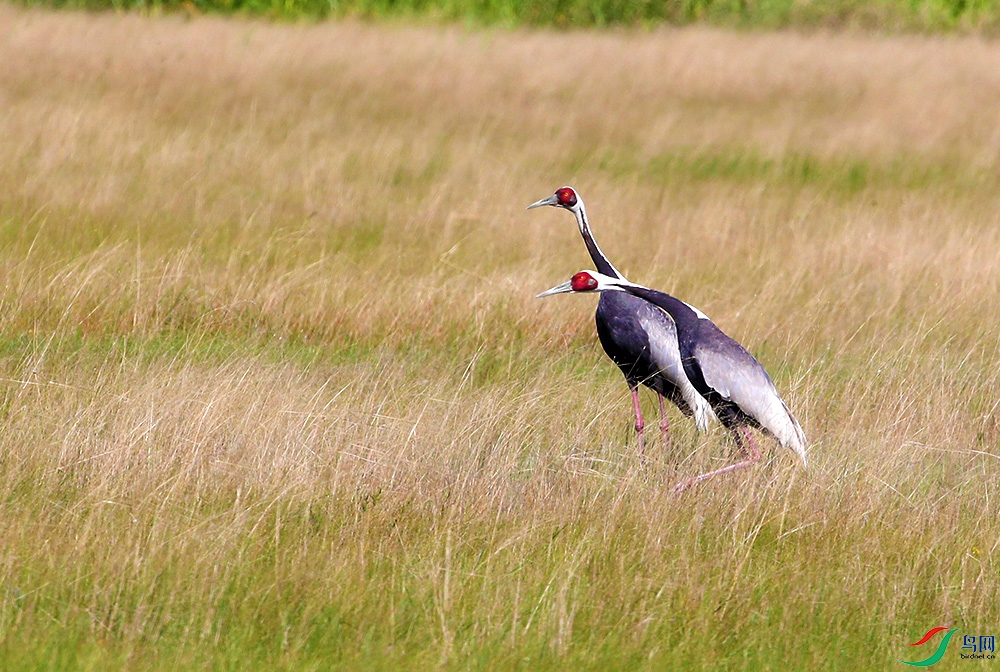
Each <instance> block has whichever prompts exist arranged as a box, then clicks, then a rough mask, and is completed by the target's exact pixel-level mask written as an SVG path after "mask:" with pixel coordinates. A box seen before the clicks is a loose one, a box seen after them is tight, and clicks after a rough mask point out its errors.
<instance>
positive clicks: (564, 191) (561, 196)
mask: <svg viewBox="0 0 1000 672" xmlns="http://www.w3.org/2000/svg"><path fill="white" fill-rule="evenodd" d="M577 203H580V198H579V197H578V196H577V195H576V192H575V191H573V187H562V188H561V189H556V193H554V194H552V195H551V196H549V197H548V198H543V199H542V200H540V201H536V202H535V203H532V204H531V205H529V206H528V208H527V209H528V210H531V209H532V208H540V207H541V206H543V205H551V206H554V207H557V208H566V209H567V210H572V209H573V208H575V207H576V205H577Z"/></svg>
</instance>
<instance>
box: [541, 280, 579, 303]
mask: <svg viewBox="0 0 1000 672" xmlns="http://www.w3.org/2000/svg"><path fill="white" fill-rule="evenodd" d="M572 291H573V281H572V280H567V281H566V282H564V283H562V284H561V285H556V286H555V287H553V288H552V289H547V290H545V291H544V292H542V293H541V294H538V295H536V296H535V298H536V299H544V298H545V297H546V296H552V295H553V294H565V293H566V292H572Z"/></svg>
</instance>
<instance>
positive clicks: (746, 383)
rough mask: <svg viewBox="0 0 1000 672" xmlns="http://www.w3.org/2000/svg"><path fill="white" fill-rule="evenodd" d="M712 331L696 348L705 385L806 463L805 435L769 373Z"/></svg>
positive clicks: (742, 351) (725, 338)
mask: <svg viewBox="0 0 1000 672" xmlns="http://www.w3.org/2000/svg"><path fill="white" fill-rule="evenodd" d="M712 326H713V327H714V325H712ZM712 331H714V333H708V334H705V333H703V337H702V338H701V339H699V342H698V343H697V344H696V345H695V348H694V357H695V360H696V361H697V363H698V367H699V368H700V369H701V373H702V376H704V378H705V382H706V383H707V384H708V386H709V387H711V388H712V389H714V390H715V391H716V392H718V393H719V394H720V395H721V396H722V397H724V398H725V399H728V400H729V401H731V402H733V403H734V404H736V405H737V406H739V408H740V410H742V411H743V412H744V413H746V414H747V415H749V416H750V417H751V418H753V419H754V420H756V421H757V422H758V423H760V425H761V427H763V428H764V429H766V430H767V431H768V432H770V433H771V434H773V435H774V437H775V438H776V439H778V441H779V442H780V443H781V445H783V446H785V447H786V448H790V449H791V450H793V451H794V452H795V453H796V454H798V455H799V457H801V458H802V462H803V463H805V461H806V455H805V449H806V439H805V435H804V434H803V432H802V428H801V427H800V426H799V423H798V421H797V420H796V419H795V417H794V416H792V414H791V412H790V411H789V410H788V407H787V406H786V405H785V402H784V401H782V400H781V397H780V396H779V395H778V390H777V389H776V388H775V387H774V383H773V382H772V381H771V377H770V376H769V375H767V371H765V370H764V367H763V366H761V364H760V362H758V361H757V360H756V358H754V356H753V355H751V354H750V353H749V352H747V351H746V349H744V348H743V346H741V345H740V344H739V343H737V342H736V341H734V340H733V339H731V338H729V337H728V336H726V335H725V334H724V333H722V332H721V331H719V330H718V328H715V329H714V330H712Z"/></svg>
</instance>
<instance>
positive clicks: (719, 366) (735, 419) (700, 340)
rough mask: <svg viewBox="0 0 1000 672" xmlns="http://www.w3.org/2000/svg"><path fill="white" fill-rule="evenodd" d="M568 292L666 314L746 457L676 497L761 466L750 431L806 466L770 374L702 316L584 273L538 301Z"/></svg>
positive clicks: (659, 295) (695, 379) (697, 383)
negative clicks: (623, 299)
mask: <svg viewBox="0 0 1000 672" xmlns="http://www.w3.org/2000/svg"><path fill="white" fill-rule="evenodd" d="M565 292H602V295H603V296H607V295H613V294H620V293H628V294H629V295H631V296H637V297H639V298H641V299H643V300H645V301H648V302H649V303H651V304H654V305H656V306H658V307H659V308H662V309H663V311H664V312H665V313H666V314H667V315H669V316H670V318H671V320H673V322H674V324H675V325H676V327H677V343H678V345H679V347H680V354H681V362H682V363H683V366H684V372H685V373H686V374H687V378H688V380H690V381H691V383H692V384H693V385H694V387H695V389H697V390H698V392H700V393H701V394H702V395H703V396H704V397H705V398H706V399H708V401H709V403H711V405H712V409H713V410H714V411H715V415H716V416H717V417H718V418H719V421H720V422H721V423H722V425H723V426H724V427H726V429H728V430H729V431H730V432H731V433H732V435H733V438H734V439H735V441H736V444H737V445H738V446H739V447H740V448H741V449H742V450H743V452H744V453H745V454H746V459H744V460H742V461H740V462H738V463H736V464H731V465H729V466H726V467H722V468H721V469H716V470H714V471H709V472H706V473H704V474H700V475H698V476H695V477H693V478H688V479H686V480H684V481H681V482H680V483H678V484H677V486H676V487H675V488H674V490H675V491H676V492H680V491H682V490H685V489H686V488H688V487H689V486H691V485H693V484H695V483H698V482H700V481H704V480H705V479H707V478H711V477H712V476H716V475H718V474H725V473H727V472H730V471H735V470H736V469H742V468H744V467H749V466H751V465H753V464H755V463H756V462H758V461H759V460H760V457H761V453H760V448H758V447H757V443H756V442H755V441H754V438H753V435H752V434H751V433H750V428H754V429H760V430H761V431H763V432H764V433H765V434H768V435H770V436H772V437H774V438H775V439H777V440H778V442H779V443H780V444H781V445H782V446H784V447H785V448H788V449H789V450H791V451H793V452H794V453H795V454H796V455H798V456H799V457H800V458H801V459H802V465H803V466H805V465H806V437H805V434H804V433H803V432H802V427H800V426H799V423H798V421H797V420H796V419H795V416H793V415H792V413H791V411H789V410H788V406H786V405H785V402H784V401H782V400H781V397H780V396H779V395H778V390H777V389H775V387H774V383H773V382H771V377H770V376H769V375H767V371H765V370H764V367H763V366H761V364H760V362H758V361H757V360H756V358H754V356H753V355H751V354H750V353H749V352H747V351H746V349H745V348H744V347H743V346H742V345H740V344H739V343H737V342H736V341H734V340H733V339H732V338H730V337H729V336H727V335H726V334H724V333H723V332H722V330H721V329H719V328H718V327H717V326H715V323H713V322H712V320H710V319H708V316H707V315H705V314H704V313H703V312H701V311H700V310H698V309H697V308H695V307H693V306H690V305H688V304H686V303H684V302H683V301H681V300H680V299H677V298H675V297H673V296H670V295H669V294H664V293H663V292H658V291H656V290H655V289H649V288H648V287H643V286H642V285H636V284H634V283H631V282H628V281H627V280H624V279H622V278H613V277H610V276H608V275H604V274H601V273H597V272H596V271H580V272H579V273H577V274H576V275H574V276H573V278H572V279H571V280H570V281H569V282H564V283H563V284H561V285H558V286H556V287H553V288H552V289H549V290H548V291H545V292H542V293H541V294H539V295H538V298H541V297H544V296H551V295H553V294H562V293H565Z"/></svg>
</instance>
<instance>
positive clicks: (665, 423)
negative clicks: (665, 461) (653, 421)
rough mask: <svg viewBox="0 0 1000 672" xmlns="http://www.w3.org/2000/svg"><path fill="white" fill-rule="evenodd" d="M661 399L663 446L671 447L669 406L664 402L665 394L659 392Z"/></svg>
mask: <svg viewBox="0 0 1000 672" xmlns="http://www.w3.org/2000/svg"><path fill="white" fill-rule="evenodd" d="M656 396H657V397H659V399H660V431H661V432H663V446H664V447H665V448H670V418H668V417H667V407H666V404H664V403H663V395H662V394H657V395H656Z"/></svg>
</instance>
